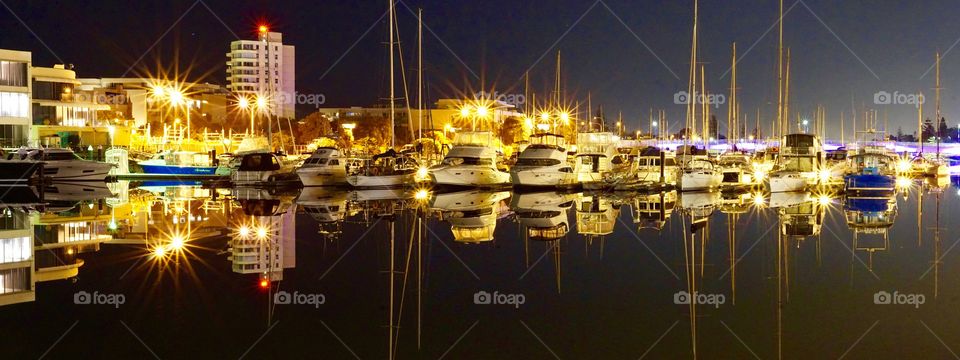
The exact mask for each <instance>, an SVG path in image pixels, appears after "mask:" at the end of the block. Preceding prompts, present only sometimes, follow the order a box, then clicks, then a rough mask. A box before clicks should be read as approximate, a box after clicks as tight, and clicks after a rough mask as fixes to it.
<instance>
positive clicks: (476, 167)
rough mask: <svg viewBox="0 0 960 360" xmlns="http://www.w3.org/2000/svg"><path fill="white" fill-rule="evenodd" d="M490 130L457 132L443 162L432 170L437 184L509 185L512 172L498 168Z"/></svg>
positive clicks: (431, 175)
mask: <svg viewBox="0 0 960 360" xmlns="http://www.w3.org/2000/svg"><path fill="white" fill-rule="evenodd" d="M492 143H493V134H491V133H489V132H463V133H458V134H457V136H456V137H455V138H454V141H453V148H451V149H450V152H449V153H447V156H445V157H444V158H443V161H442V162H441V163H440V164H439V165H436V166H433V167H431V168H430V169H429V173H430V178H431V179H432V181H433V183H434V184H437V185H454V186H475V187H492V186H501V185H508V184H510V173H508V172H504V171H500V169H498V168H497V151H496V150H495V149H494V148H492V147H491V146H490V144H492Z"/></svg>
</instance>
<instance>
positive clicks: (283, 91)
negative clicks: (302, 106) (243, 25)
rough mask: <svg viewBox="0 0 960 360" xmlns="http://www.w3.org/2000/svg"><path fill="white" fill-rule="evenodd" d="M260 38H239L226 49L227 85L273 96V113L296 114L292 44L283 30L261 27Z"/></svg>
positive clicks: (282, 114)
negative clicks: (284, 37) (227, 50)
mask: <svg viewBox="0 0 960 360" xmlns="http://www.w3.org/2000/svg"><path fill="white" fill-rule="evenodd" d="M260 30H261V31H260V35H259V39H257V40H236V41H233V42H231V43H230V52H228V53H227V89H229V90H230V91H232V92H234V93H237V94H247V95H248V96H256V95H258V94H259V95H263V96H269V97H270V98H271V99H273V100H272V101H271V104H270V106H271V108H272V112H273V114H274V115H278V116H281V117H285V118H294V117H295V116H296V113H295V111H294V110H295V105H296V98H297V95H296V90H295V85H296V84H295V79H294V75H295V74H296V72H295V65H296V62H295V57H294V47H293V45H284V44H283V34H281V33H278V32H269V31H267V29H266V28H265V27H261V29H260Z"/></svg>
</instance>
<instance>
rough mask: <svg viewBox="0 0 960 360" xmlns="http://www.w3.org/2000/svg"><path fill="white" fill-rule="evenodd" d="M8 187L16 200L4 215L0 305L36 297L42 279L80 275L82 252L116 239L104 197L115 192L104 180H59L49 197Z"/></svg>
mask: <svg viewBox="0 0 960 360" xmlns="http://www.w3.org/2000/svg"><path fill="white" fill-rule="evenodd" d="M3 191H4V193H5V194H7V197H6V198H5V199H6V200H8V201H11V202H7V203H5V204H4V207H3V209H2V216H0V305H9V304H15V303H21V302H30V301H35V300H36V295H35V284H36V283H37V282H45V281H55V280H64V279H69V278H73V277H76V276H77V274H78V273H79V269H80V267H81V266H83V264H84V262H83V260H81V259H80V258H79V257H78V256H79V255H80V254H82V253H89V252H96V251H99V250H100V245H101V244H103V243H105V242H107V241H109V240H110V239H111V236H110V235H109V234H108V233H107V232H108V227H109V226H110V224H112V223H111V222H110V219H111V216H110V209H109V207H107V206H106V205H105V201H106V198H107V197H110V196H112V195H113V193H112V192H110V191H109V190H108V189H106V187H104V186H103V184H102V183H100V184H86V183H71V184H57V183H54V184H52V185H49V186H47V187H45V188H44V189H43V191H44V195H45V201H41V200H40V196H41V195H40V194H39V192H38V191H37V190H35V189H33V188H30V187H22V186H17V187H10V188H3ZM11 193H12V194H11Z"/></svg>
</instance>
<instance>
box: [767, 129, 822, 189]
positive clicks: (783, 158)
mask: <svg viewBox="0 0 960 360" xmlns="http://www.w3.org/2000/svg"><path fill="white" fill-rule="evenodd" d="M777 160H778V168H777V170H776V171H775V172H774V173H773V174H771V175H770V192H788V191H803V190H805V189H806V188H808V187H810V186H815V185H817V184H818V183H819V182H820V180H821V178H822V177H824V176H821V169H822V168H823V163H824V162H823V147H822V145H821V144H820V139H819V138H817V137H816V136H814V135H811V134H789V135H786V136H784V137H783V141H782V142H781V146H780V155H779V157H778V158H777ZM827 174H829V173H827Z"/></svg>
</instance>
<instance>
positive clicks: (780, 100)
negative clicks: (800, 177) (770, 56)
mask: <svg viewBox="0 0 960 360" xmlns="http://www.w3.org/2000/svg"><path fill="white" fill-rule="evenodd" d="M777 27H778V28H779V32H780V35H779V36H780V37H779V41H778V43H777V44H778V45H777V124H778V126H780V132H783V128H784V127H783V124H784V121H785V120H784V118H783V0H780V17H779V18H778V19H777ZM781 135H783V134H781ZM781 137H782V136H781ZM780 145H781V146H783V144H780Z"/></svg>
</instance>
